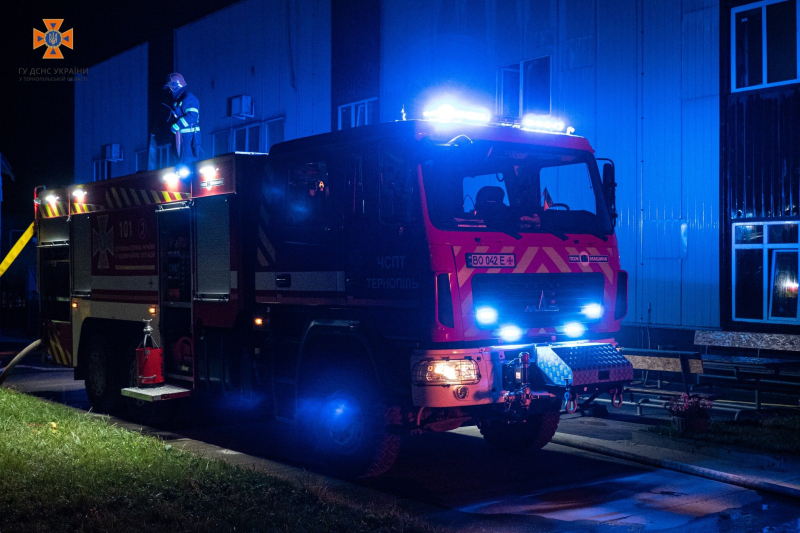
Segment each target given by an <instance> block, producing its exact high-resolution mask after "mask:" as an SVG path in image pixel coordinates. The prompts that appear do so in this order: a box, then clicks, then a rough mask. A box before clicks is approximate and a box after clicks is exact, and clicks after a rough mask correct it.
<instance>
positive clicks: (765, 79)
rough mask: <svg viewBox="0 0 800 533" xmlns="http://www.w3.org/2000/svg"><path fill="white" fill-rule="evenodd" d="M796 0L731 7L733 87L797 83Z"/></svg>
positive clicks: (737, 89) (775, 0)
mask: <svg viewBox="0 0 800 533" xmlns="http://www.w3.org/2000/svg"><path fill="white" fill-rule="evenodd" d="M797 45H798V42H797V0H764V1H763V2H756V3H753V4H747V5H744V6H741V7H737V8H734V9H732V10H731V54H732V57H731V90H732V91H734V92H735V91H742V90H747V89H754V88H758V87H767V86H771V85H783V84H786V83H794V82H796V81H797V80H798V78H797V69H798V67H797V58H798V48H797Z"/></svg>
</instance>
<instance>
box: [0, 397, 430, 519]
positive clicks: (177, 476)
mask: <svg viewBox="0 0 800 533" xmlns="http://www.w3.org/2000/svg"><path fill="white" fill-rule="evenodd" d="M431 529H432V528H428V526H426V525H425V524H421V523H420V522H418V521H416V520H415V519H413V518H410V517H408V516H406V515H404V514H402V513H400V512H393V511H391V510H388V511H387V510H381V509H374V508H370V504H369V502H364V506H363V507H357V506H354V505H353V504H352V503H348V502H344V501H341V500H339V499H337V498H336V496H335V495H333V494H329V493H326V491H325V489H324V488H321V487H316V488H315V487H303V486H298V485H297V484H294V483H291V482H288V481H285V480H282V479H278V478H276V477H273V476H268V475H265V474H261V473H258V472H253V471H250V470H246V469H243V468H240V467H236V466H232V465H230V464H227V463H224V462H222V461H217V460H209V459H203V458H200V457H198V456H195V455H193V454H190V453H185V452H181V451H179V450H177V449H176V448H174V447H172V446H170V445H169V444H166V443H164V442H163V441H161V440H159V439H156V438H153V437H149V436H144V435H141V434H139V433H135V432H130V431H127V430H124V429H121V428H118V427H115V426H113V425H110V424H109V423H108V422H106V421H105V420H103V419H99V418H96V417H92V416H88V415H87V414H83V413H80V412H76V411H73V410H71V409H68V408H66V407H63V406H61V405H56V404H52V403H49V402H45V401H42V400H39V399H37V398H33V397H31V396H27V395H24V394H21V393H18V392H15V391H12V390H9V389H0V532H6V531H48V532H50V531H75V530H78V531H169V532H173V533H176V532H179V531H191V532H195V531H287V532H296V531H297V532H302V531H347V532H351V531H430V530H431Z"/></svg>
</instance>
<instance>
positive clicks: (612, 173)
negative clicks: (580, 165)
mask: <svg viewBox="0 0 800 533" xmlns="http://www.w3.org/2000/svg"><path fill="white" fill-rule="evenodd" d="M598 161H605V164H604V165H603V196H605V199H606V207H608V216H609V217H610V218H611V227H616V225H617V177H616V169H615V168H614V162H613V161H612V160H610V159H598Z"/></svg>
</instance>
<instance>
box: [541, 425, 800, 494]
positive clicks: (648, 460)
mask: <svg viewBox="0 0 800 533" xmlns="http://www.w3.org/2000/svg"><path fill="white" fill-rule="evenodd" d="M551 442H552V443H553V444H558V445H561V446H569V447H570V448H577V449H579V450H584V451H587V452H593V453H598V454H601V455H606V456H609V457H615V458H617V459H624V460H626V461H631V462H634V463H639V464H644V465H648V466H654V467H656V468H663V469H665V470H674V471H675V472H681V473H683V474H689V475H692V476H697V477H702V478H705V479H711V480H713V481H720V482H722V483H727V484H729V485H736V486H737V487H743V488H746V489H750V490H757V491H762V492H769V493H771V494H777V495H779V496H786V497H789V498H794V499H800V489H798V488H797V487H792V486H788V485H781V484H778V483H773V482H770V481H764V480H762V479H758V478H756V477H753V476H740V475H737V474H728V473H727V472H720V471H718V470H711V469H710V468H703V467H702V466H695V465H690V464H685V463H679V462H678V461H670V460H668V459H659V458H657V457H648V456H645V455H638V454H635V453H631V452H626V451H624V450H617V449H615V448H611V447H608V446H603V445H600V444H595V443H593V442H587V441H586V439H584V438H582V437H578V436H575V435H567V434H564V433H556V435H555V436H554V437H553V440H552V441H551Z"/></svg>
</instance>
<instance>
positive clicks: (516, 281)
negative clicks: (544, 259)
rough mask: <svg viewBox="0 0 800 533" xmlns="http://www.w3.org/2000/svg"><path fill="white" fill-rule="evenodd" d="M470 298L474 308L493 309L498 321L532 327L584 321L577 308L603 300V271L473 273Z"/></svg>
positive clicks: (584, 318) (579, 309)
mask: <svg viewBox="0 0 800 533" xmlns="http://www.w3.org/2000/svg"><path fill="white" fill-rule="evenodd" d="M472 298H473V302H474V308H475V309H478V308H480V307H482V306H488V307H493V308H494V309H496V310H497V315H498V322H499V323H500V324H503V323H513V324H516V325H518V326H520V327H527V328H534V327H551V326H561V325H563V324H565V323H567V322H570V321H573V320H580V321H583V322H585V321H586V317H585V316H583V314H582V313H581V309H582V308H583V307H584V306H585V305H587V304H591V303H602V301H603V274H602V273H600V272H586V273H580V274H475V275H474V276H473V277H472ZM486 327H487V328H491V327H494V326H488V325H487V326H486Z"/></svg>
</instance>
